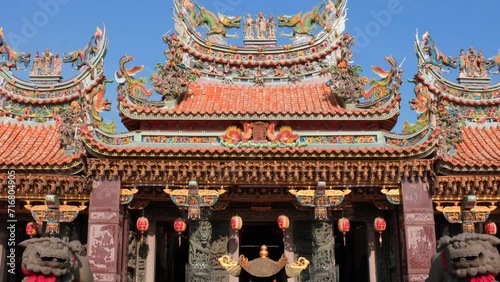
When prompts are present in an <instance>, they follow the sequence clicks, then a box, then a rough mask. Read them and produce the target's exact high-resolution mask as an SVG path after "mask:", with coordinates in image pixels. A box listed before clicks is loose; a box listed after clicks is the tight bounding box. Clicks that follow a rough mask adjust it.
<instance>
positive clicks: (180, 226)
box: [174, 218, 187, 247]
mask: <svg viewBox="0 0 500 282" xmlns="http://www.w3.org/2000/svg"><path fill="white" fill-rule="evenodd" d="M186 227H187V226H186V222H185V221H184V219H182V218H178V219H176V220H175V221H174V230H175V232H177V234H178V235H179V247H180V246H181V234H182V232H184V231H186Z"/></svg>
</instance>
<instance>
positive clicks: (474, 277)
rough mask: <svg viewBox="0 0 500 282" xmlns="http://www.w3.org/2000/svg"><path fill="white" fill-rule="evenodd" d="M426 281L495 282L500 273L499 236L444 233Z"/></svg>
mask: <svg viewBox="0 0 500 282" xmlns="http://www.w3.org/2000/svg"><path fill="white" fill-rule="evenodd" d="M437 245H438V247H437V249H438V253H437V254H436V255H435V256H434V257H433V258H432V265H431V270H430V272H429V278H427V280H426V282H462V281H463V282H465V281H467V282H494V281H496V280H495V276H496V275H498V273H500V255H499V253H498V249H497V245H500V239H498V238H497V237H495V236H491V235H486V234H476V233H461V234H459V235H456V236H454V237H451V238H450V237H448V236H443V237H442V238H441V239H439V241H438V243H437Z"/></svg>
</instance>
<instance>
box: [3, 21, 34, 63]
mask: <svg viewBox="0 0 500 282" xmlns="http://www.w3.org/2000/svg"><path fill="white" fill-rule="evenodd" d="M30 62H31V53H25V52H17V51H15V50H14V49H12V48H11V47H10V46H9V45H8V44H7V41H6V40H5V35H4V33H3V28H2V27H0V69H7V70H12V69H18V63H22V64H24V69H26V68H27V67H28V65H29V64H30Z"/></svg>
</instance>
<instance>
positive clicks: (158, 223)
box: [0, 0, 500, 282]
mask: <svg viewBox="0 0 500 282" xmlns="http://www.w3.org/2000/svg"><path fill="white" fill-rule="evenodd" d="M200 2H201V1H200ZM347 7H348V3H347V1H346V0H337V1H335V2H333V1H331V0H329V1H325V2H321V3H319V4H317V5H316V6H314V4H311V8H310V9H309V11H297V13H296V14H294V15H276V16H273V15H265V14H264V13H258V14H257V15H251V14H247V15H242V16H228V15H222V14H216V13H214V12H212V11H210V10H208V9H207V8H206V7H204V6H203V5H202V4H200V3H198V2H194V1H193V2H191V1H190V0H173V14H174V15H173V16H174V17H173V20H174V25H175V31H174V32H172V33H171V32H169V33H166V34H164V35H163V36H162V39H163V41H164V42H165V44H166V50H165V52H164V54H165V58H166V59H165V61H164V62H162V63H159V64H158V65H156V66H154V67H155V71H156V73H155V74H153V75H152V76H151V77H149V78H148V79H149V81H150V83H148V82H147V78H145V77H141V74H140V72H141V71H142V70H143V68H144V67H143V66H136V65H134V62H133V60H134V57H133V56H124V57H122V59H121V60H120V61H119V64H118V65H117V66H116V65H113V63H111V64H110V63H109V62H107V64H106V67H107V68H115V69H116V71H115V75H114V77H112V78H108V77H105V75H104V66H105V64H104V63H105V55H106V51H107V48H108V36H110V37H112V36H118V35H112V34H109V35H108V33H107V30H106V27H105V26H104V25H103V26H100V27H98V28H97V29H96V30H95V32H89V34H91V36H90V38H89V39H88V41H87V43H86V44H84V45H83V46H82V48H81V49H80V50H78V51H73V52H64V51H61V53H59V54H57V53H56V54H54V53H52V51H50V50H47V49H46V50H44V51H40V52H37V53H36V54H30V53H26V52H21V51H18V50H13V49H12V48H11V47H10V45H9V42H8V40H7V39H6V38H5V37H4V35H3V33H2V30H1V29H0V98H1V100H0V170H1V173H0V181H1V185H0V200H1V201H0V211H1V213H0V219H1V220H0V230H1V231H0V243H1V245H0V263H1V264H0V273H3V275H4V277H0V278H2V279H3V281H9V282H11V281H21V280H22V279H23V277H24V275H27V272H25V271H23V272H25V273H24V274H23V272H21V271H20V270H21V261H22V249H21V248H18V250H17V252H16V253H15V255H16V257H17V259H16V260H15V263H16V268H17V269H18V271H17V272H16V275H8V273H7V267H8V266H7V263H8V262H9V259H8V255H9V249H10V246H11V245H10V244H9V236H10V235H9V234H10V233H8V227H9V226H10V224H14V222H15V226H16V234H17V237H16V241H17V242H18V243H20V242H21V241H23V240H24V239H28V238H30V237H53V236H59V237H61V238H65V239H66V240H68V241H71V240H80V241H81V242H82V243H83V244H86V255H87V257H88V258H89V262H90V268H91V270H92V273H93V277H94V280H95V281H103V282H104V281H151V282H152V281H169V282H178V281H190V282H198V281H200V282H205V281H207V282H208V281H223V282H224V281H225V282H236V281H239V282H249V281H277V282H278V281H279V282H284V281H296V282H306V281H318V282H334V281H345V282H347V281H367V282H368V281H384V282H386V281H387V282H389V281H415V282H417V281H425V279H426V278H427V276H428V273H429V269H430V267H431V258H432V255H433V254H434V253H435V252H436V238H439V237H441V236H442V235H454V234H457V233H460V232H476V233H488V234H496V225H495V222H498V221H499V220H500V214H499V213H498V211H497V210H496V205H497V203H498V201H499V200H500V190H499V188H500V187H499V186H500V83H492V79H493V77H494V76H495V75H497V74H499V71H500V53H499V54H498V55H494V54H487V55H486V54H485V55H483V54H482V51H476V50H475V49H474V48H473V47H470V48H466V49H465V50H462V51H460V52H455V53H456V54H454V55H456V56H446V55H445V54H443V53H441V51H446V53H452V52H454V51H453V50H451V51H450V50H441V49H438V44H437V43H436V42H437V41H435V40H434V38H433V37H432V35H431V34H432V31H431V32H425V33H423V34H420V33H418V32H417V34H416V37H415V45H414V46H415V50H414V51H415V54H416V56H417V58H418V66H416V67H417V68H415V70H416V75H415V76H414V78H413V79H412V80H410V81H409V82H405V83H412V84H414V93H401V85H402V84H403V80H402V74H403V70H402V64H401V62H397V61H396V60H395V59H394V58H392V57H390V56H388V57H385V58H380V62H381V67H372V68H371V70H372V73H373V74H371V73H370V72H366V73H365V72H363V71H362V69H361V66H358V65H355V64H354V63H353V62H352V57H353V55H354V54H353V51H352V50H351V47H353V46H355V45H354V44H355V38H353V36H351V35H350V34H348V33H345V24H346V20H347ZM280 31H281V33H279V32H280ZM286 32H288V34H287V33H286ZM238 33H239V34H241V36H240V37H241V38H242V40H241V41H242V42H243V43H242V44H239V45H232V42H233V41H234V40H233V39H231V38H233V37H236V35H237V34H238ZM280 36H281V37H286V39H282V38H280V39H279V41H280V42H281V41H282V40H287V42H288V43H287V44H284V45H283V44H278V37H280ZM439 40H446V38H440V39H438V41H439ZM230 42H231V43H230ZM457 49H458V50H460V46H459V47H458V48H457ZM387 52H388V53H391V51H390V50H387ZM409 52H411V50H409ZM140 55H141V54H137V56H140ZM447 55H449V54H447ZM488 55H489V56H491V55H492V56H493V57H485V56H488ZM66 67H67V68H73V69H75V70H77V71H76V72H74V73H76V74H75V75H74V76H73V77H70V78H67V77H63V76H62V74H63V73H64V72H63V71H62V70H63V68H66ZM19 70H28V71H29V79H22V78H20V77H19V76H18V75H17V73H18V72H19ZM365 75H367V76H365ZM375 75H376V76H377V78H369V77H371V76H373V77H375ZM113 84H114V85H117V86H116V91H114V89H111V88H110V87H111V86H112V85H113ZM153 92H155V93H156V94H158V95H159V97H161V98H159V99H154V97H155V96H154V95H153ZM115 93H116V94H115ZM156 94H155V95H156ZM158 95H156V96H158ZM402 95H409V96H412V97H414V98H413V99H411V101H410V103H411V108H412V109H413V110H414V111H416V113H417V114H418V115H419V117H418V120H417V122H416V123H415V124H410V123H408V122H405V125H404V128H403V132H402V133H394V132H392V130H393V129H394V127H395V125H396V123H397V121H398V117H399V115H400V108H401V107H400V102H401V100H402ZM113 97H117V99H116V100H117V103H116V102H114V103H113V104H115V105H117V106H118V109H119V112H120V115H119V118H118V117H117V119H116V121H118V120H119V119H121V122H122V123H123V125H124V126H125V127H126V129H127V132H122V133H118V132H116V131H117V130H116V128H117V125H116V124H115V122H114V121H105V120H104V118H103V117H102V113H103V111H109V110H110V109H111V105H112V102H111V98H113ZM14 210H15V213H14V214H13V211H14ZM9 218H10V219H9ZM13 218H15V221H13ZM6 230H7V231H6ZM40 261H43V260H40ZM23 270H24V268H23ZM33 281H37V280H33ZM54 281H55V280H54Z"/></svg>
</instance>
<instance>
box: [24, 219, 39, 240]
mask: <svg viewBox="0 0 500 282" xmlns="http://www.w3.org/2000/svg"><path fill="white" fill-rule="evenodd" d="M36 234H38V227H37V225H36V223H33V222H28V224H26V235H28V236H30V238H33V237H35V236H36Z"/></svg>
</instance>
